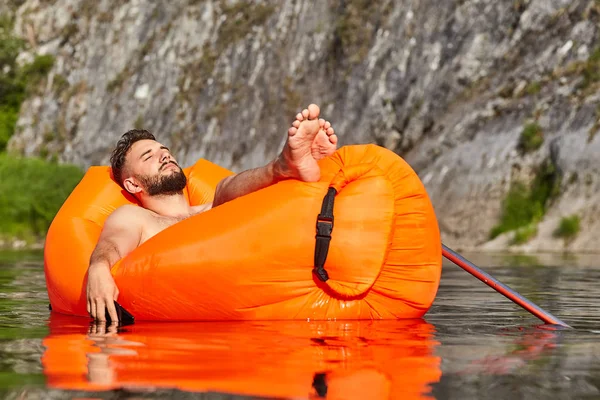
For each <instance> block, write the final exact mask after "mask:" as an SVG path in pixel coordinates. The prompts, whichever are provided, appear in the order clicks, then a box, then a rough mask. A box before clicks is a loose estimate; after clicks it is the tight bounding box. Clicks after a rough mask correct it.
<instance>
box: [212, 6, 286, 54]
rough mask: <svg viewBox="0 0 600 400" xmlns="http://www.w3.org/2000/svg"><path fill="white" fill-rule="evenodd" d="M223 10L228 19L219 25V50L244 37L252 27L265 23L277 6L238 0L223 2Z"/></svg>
mask: <svg viewBox="0 0 600 400" xmlns="http://www.w3.org/2000/svg"><path fill="white" fill-rule="evenodd" d="M221 10H222V11H223V15H225V17H226V19H225V21H223V23H222V24H221V26H220V27H219V38H218V40H217V51H218V52H220V51H222V50H224V49H225V48H226V47H227V45H229V44H230V43H235V42H237V41H238V40H240V39H243V38H244V37H245V36H246V35H247V34H248V33H250V31H251V30H252V27H254V26H257V25H263V24H264V23H265V22H267V20H268V19H269V17H270V16H271V15H272V14H273V12H274V11H275V6H273V5H269V4H261V3H254V2H253V1H238V2H237V3H235V4H232V5H228V4H227V2H226V1H222V2H221Z"/></svg>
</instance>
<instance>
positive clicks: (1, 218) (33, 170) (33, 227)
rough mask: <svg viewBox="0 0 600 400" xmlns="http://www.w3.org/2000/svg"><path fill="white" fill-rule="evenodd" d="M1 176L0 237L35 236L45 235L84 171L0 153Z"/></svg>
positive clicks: (73, 167) (69, 166)
mask: <svg viewBox="0 0 600 400" xmlns="http://www.w3.org/2000/svg"><path fill="white" fill-rule="evenodd" d="M0 176H2V179H1V180H0V236H12V237H20V238H24V239H32V238H35V237H42V236H44V235H45V233H46V231H47V230H48V227H49V226H50V223H51V222H52V219H53V218H54V216H55V215H56V213H57V212H58V210H59V209H60V207H61V206H62V204H63V202H64V201H65V200H66V198H67V197H68V195H69V194H70V193H71V191H72V190H73V188H74V187H75V186H76V185H77V184H78V183H79V181H80V180H81V178H82V177H83V171H82V170H81V169H79V168H78V167H76V166H73V165H60V164H57V163H51V162H46V161H43V160H41V159H38V158H21V157H13V156H9V155H7V154H0Z"/></svg>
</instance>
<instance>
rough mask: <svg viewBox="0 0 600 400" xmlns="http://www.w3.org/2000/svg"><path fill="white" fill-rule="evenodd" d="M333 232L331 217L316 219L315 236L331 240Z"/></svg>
mask: <svg viewBox="0 0 600 400" xmlns="http://www.w3.org/2000/svg"><path fill="white" fill-rule="evenodd" d="M331 232H333V217H323V216H321V214H319V216H318V217H317V236H321V237H326V238H331Z"/></svg>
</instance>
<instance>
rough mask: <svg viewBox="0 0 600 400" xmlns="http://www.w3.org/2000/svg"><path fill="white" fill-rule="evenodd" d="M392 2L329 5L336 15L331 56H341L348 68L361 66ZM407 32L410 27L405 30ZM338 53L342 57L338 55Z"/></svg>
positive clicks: (359, 0) (355, 1) (353, 1)
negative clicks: (348, 65)
mask: <svg viewBox="0 0 600 400" xmlns="http://www.w3.org/2000/svg"><path fill="white" fill-rule="evenodd" d="M392 5H393V2H386V3H385V4H381V3H380V2H376V1H371V0H346V1H335V2H332V6H333V10H332V11H333V15H336V16H337V17H336V19H335V21H334V22H335V25H334V35H333V42H332V44H331V47H332V53H331V55H332V57H335V58H338V57H339V56H341V57H342V58H345V59H346V60H348V61H349V63H350V66H351V65H354V64H358V63H361V62H362V61H364V60H365V58H366V57H367V54H368V53H369V49H370V47H371V43H372V41H373V38H374V32H375V29H376V27H377V26H381V25H382V24H383V23H384V18H385V17H386V16H387V15H389V11H390V7H391V6H392ZM407 30H410V27H407ZM340 53H341V54H340Z"/></svg>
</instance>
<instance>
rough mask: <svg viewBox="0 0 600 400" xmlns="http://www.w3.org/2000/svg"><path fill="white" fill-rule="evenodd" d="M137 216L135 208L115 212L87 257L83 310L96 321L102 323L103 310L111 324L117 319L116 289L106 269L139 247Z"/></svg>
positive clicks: (139, 236)
mask: <svg viewBox="0 0 600 400" xmlns="http://www.w3.org/2000/svg"><path fill="white" fill-rule="evenodd" d="M138 213H139V210H137V209H136V207H135V206H124V207H120V208H118V209H117V210H115V211H114V212H113V213H112V214H111V215H110V216H109V217H108V218H107V220H106V222H105V223H104V228H103V229H102V233H101V234H100V238H99V239H98V244H97V245H96V248H95V249H94V251H93V253H92V256H91V257H90V265H89V268H88V281H87V309H88V312H89V313H90V315H91V316H92V317H93V318H95V319H97V320H99V321H105V320H106V318H105V310H106V309H108V312H109V314H110V317H111V319H112V321H115V322H116V321H117V320H118V318H117V312H116V310H115V306H114V303H113V301H114V300H116V299H117V297H118V296H119V289H118V288H117V285H116V284H115V281H114V279H113V277H112V275H111V273H110V269H111V267H112V266H113V265H114V264H115V263H116V262H117V261H119V260H120V259H121V258H123V257H125V256H126V255H127V254H129V253H130V252H131V251H132V250H134V249H135V248H136V247H137V246H138V245H139V243H140V239H141V233H142V231H141V225H140V224H139V222H138V221H139V219H138V218H137V217H138Z"/></svg>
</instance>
